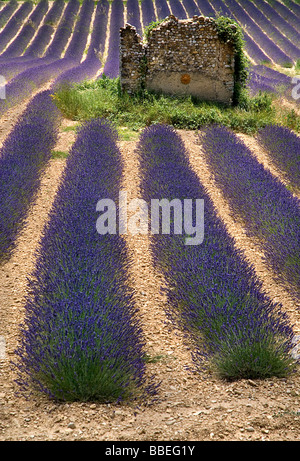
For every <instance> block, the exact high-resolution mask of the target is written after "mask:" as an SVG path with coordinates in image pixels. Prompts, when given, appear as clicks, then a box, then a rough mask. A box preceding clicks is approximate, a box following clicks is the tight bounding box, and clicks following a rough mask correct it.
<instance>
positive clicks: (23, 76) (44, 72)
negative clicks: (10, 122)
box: [0, 0, 93, 114]
mask: <svg viewBox="0 0 300 461" xmlns="http://www.w3.org/2000/svg"><path fill="white" fill-rule="evenodd" d="M92 6H93V1H92V0H85V1H84V2H83V4H82V7H81V9H80V15H79V19H78V21H77V22H76V25H75V30H74V33H73V35H72V38H71V41H70V43H69V45H68V48H67V50H66V53H65V56H64V57H63V58H62V59H58V60H56V61H52V62H51V60H50V63H49V64H42V65H40V66H37V67H30V68H29V69H27V70H25V71H24V72H21V73H20V74H18V75H17V76H16V77H14V78H13V79H12V80H11V81H10V82H9V83H8V85H7V86H6V99H5V100H2V101H1V105H0V113H1V114H4V113H5V112H6V111H7V110H8V109H9V108H10V107H13V106H14V105H16V104H18V103H19V102H21V101H23V100H24V99H25V98H27V97H30V96H31V94H32V91H33V89H38V88H39V87H41V86H42V85H44V84H45V83H47V82H48V81H49V80H50V79H57V77H59V75H60V74H62V73H63V72H65V71H67V70H68V69H71V68H73V67H75V66H77V65H79V64H80V61H81V58H82V55H83V51H84V47H85V44H86V40H87V37H88V34H89V24H90V21H91V16H92Z"/></svg>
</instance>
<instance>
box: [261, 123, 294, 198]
mask: <svg viewBox="0 0 300 461" xmlns="http://www.w3.org/2000/svg"><path fill="white" fill-rule="evenodd" d="M257 139H258V141H259V143H260V144H261V146H262V147H263V148H264V149H266V150H267V152H268V155H269V156H270V158H271V160H272V162H274V163H275V165H276V166H277V167H278V168H279V169H280V171H281V173H283V174H284V176H285V178H286V179H287V181H288V182H289V183H290V185H291V188H292V189H293V190H294V191H295V192H298V193H299V192H300V138H299V136H297V135H296V134H295V133H293V132H292V131H291V130H289V129H288V128H285V127H282V126H279V125H269V126H266V127H265V128H264V129H262V130H260V131H259V132H258V134H257Z"/></svg>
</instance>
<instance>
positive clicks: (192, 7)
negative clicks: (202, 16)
mask: <svg viewBox="0 0 300 461" xmlns="http://www.w3.org/2000/svg"><path fill="white" fill-rule="evenodd" d="M182 4H183V6H184V7H185V9H186V11H187V14H188V17H189V18H192V17H193V16H194V15H199V8H198V5H197V4H196V2H194V0H182Z"/></svg>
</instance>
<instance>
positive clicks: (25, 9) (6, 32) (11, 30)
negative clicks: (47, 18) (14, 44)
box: [0, 1, 33, 53]
mask: <svg viewBox="0 0 300 461" xmlns="http://www.w3.org/2000/svg"><path fill="white" fill-rule="evenodd" d="M32 8H33V3H32V2H31V1H26V2H24V3H22V5H21V6H20V8H19V9H18V10H17V11H16V12H15V13H14V15H13V17H12V18H11V19H10V20H9V21H8V23H7V24H6V26H5V27H4V29H3V30H2V31H1V32H0V53H2V51H3V50H4V49H5V47H6V46H7V44H8V43H9V42H10V40H12V39H13V38H14V37H15V36H16V34H17V33H18V32H19V30H20V28H21V27H22V22H23V21H24V19H25V18H26V17H27V16H28V15H29V13H30V11H31V10H32Z"/></svg>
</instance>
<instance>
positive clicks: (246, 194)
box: [203, 126, 300, 300]
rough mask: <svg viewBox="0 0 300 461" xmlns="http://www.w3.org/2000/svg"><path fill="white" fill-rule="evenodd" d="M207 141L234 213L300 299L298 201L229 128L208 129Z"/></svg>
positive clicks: (280, 278)
mask: <svg viewBox="0 0 300 461" xmlns="http://www.w3.org/2000/svg"><path fill="white" fill-rule="evenodd" d="M203 146H204V151H205V157H206V159H207V162H208V164H209V166H210V167H211V169H212V171H213V172H214V176H215V180H216V183H217V185H218V186H219V187H220V188H221V189H222V191H223V193H224V196H225V197H226V200H227V201H228V203H229V206H230V209H231V212H232V213H233V214H234V216H235V217H236V219H239V220H240V221H241V222H242V223H243V226H244V228H245V230H246V232H247V234H248V235H249V236H250V237H252V238H253V237H254V238H256V239H258V241H259V242H260V244H261V247H262V249H263V251H264V259H265V262H266V264H267V266H268V267H269V268H270V269H271V270H272V272H273V273H274V274H275V276H276V278H277V280H278V281H279V282H280V283H283V284H284V285H285V286H286V287H287V289H289V290H290V292H291V294H292V295H293V296H294V297H295V299H296V300H299V299H300V291H299V287H300V255H299V242H300V208H299V200H297V199H296V198H295V197H294V196H293V195H292V193H291V192H290V191H288V189H287V188H286V187H285V186H284V185H283V184H282V183H281V182H280V180H279V179H277V178H276V177H274V176H273V175H272V174H271V173H270V172H269V170H266V169H265V168H264V167H263V165H262V164H260V163H259V162H258V161H257V160H256V158H255V157H254V155H253V154H252V152H251V151H250V149H249V148H247V147H246V146H245V144H244V143H243V142H242V141H241V140H239V138H238V137H237V136H236V135H235V134H234V133H233V132H231V131H230V130H228V129H227V128H224V127H219V126H211V127H208V128H207V129H205V131H204V135H203Z"/></svg>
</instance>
